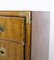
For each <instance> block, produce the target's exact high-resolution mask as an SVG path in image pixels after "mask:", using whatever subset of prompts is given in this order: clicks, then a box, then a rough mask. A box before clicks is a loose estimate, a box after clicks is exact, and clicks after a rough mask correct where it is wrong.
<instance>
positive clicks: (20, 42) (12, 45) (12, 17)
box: [0, 11, 31, 60]
mask: <svg viewBox="0 0 54 60" xmlns="http://www.w3.org/2000/svg"><path fill="white" fill-rule="evenodd" d="M30 55H31V12H24V11H23V12H22V11H0V60H30Z"/></svg>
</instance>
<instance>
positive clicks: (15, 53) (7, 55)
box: [0, 41, 24, 60]
mask: <svg viewBox="0 0 54 60" xmlns="http://www.w3.org/2000/svg"><path fill="white" fill-rule="evenodd" d="M0 49H3V50H4V49H5V51H4V55H2V54H1V51H2V50H1V51H0V60H24V54H23V53H24V49H23V45H21V44H18V43H12V42H8V41H0Z"/></svg>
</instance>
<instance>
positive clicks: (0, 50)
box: [0, 47, 6, 56]
mask: <svg viewBox="0 0 54 60" xmlns="http://www.w3.org/2000/svg"><path fill="white" fill-rule="evenodd" d="M5 54H6V49H5V48H3V47H1V48H0V55H2V56H4V55H5Z"/></svg>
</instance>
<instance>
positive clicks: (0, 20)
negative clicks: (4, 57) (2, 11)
mask: <svg viewBox="0 0 54 60" xmlns="http://www.w3.org/2000/svg"><path fill="white" fill-rule="evenodd" d="M1 39H2V40H8V41H16V42H23V41H24V39H25V17H19V16H0V40H1Z"/></svg>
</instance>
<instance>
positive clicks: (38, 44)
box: [31, 11, 50, 60]
mask: <svg viewBox="0 0 54 60" xmlns="http://www.w3.org/2000/svg"><path fill="white" fill-rule="evenodd" d="M49 26H50V12H46V11H42V12H41V11H40V12H38V11H36V12H35V11H34V12H32V56H31V59H32V60H48V57H49Z"/></svg>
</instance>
